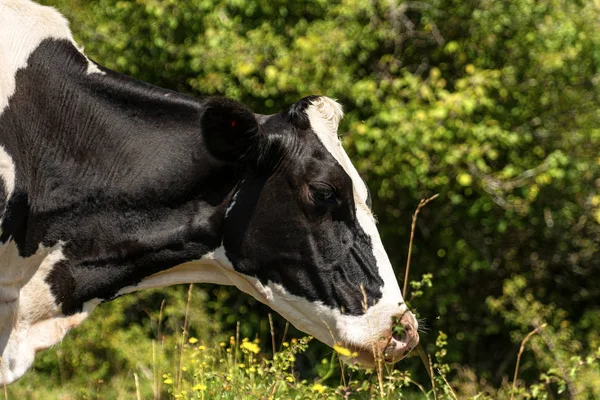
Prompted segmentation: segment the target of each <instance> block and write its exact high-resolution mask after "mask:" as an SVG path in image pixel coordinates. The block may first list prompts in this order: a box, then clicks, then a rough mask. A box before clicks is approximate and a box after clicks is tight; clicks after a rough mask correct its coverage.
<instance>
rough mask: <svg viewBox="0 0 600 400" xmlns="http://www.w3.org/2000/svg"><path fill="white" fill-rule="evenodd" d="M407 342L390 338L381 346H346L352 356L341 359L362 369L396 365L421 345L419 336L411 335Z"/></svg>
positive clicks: (343, 356)
mask: <svg viewBox="0 0 600 400" xmlns="http://www.w3.org/2000/svg"><path fill="white" fill-rule="evenodd" d="M406 339H407V340H404V341H400V340H396V339H394V338H390V339H389V340H387V341H385V342H384V343H380V344H379V346H375V345H374V346H372V347H371V348H364V347H359V346H346V348H348V350H349V352H350V353H351V355H350V356H346V355H343V354H341V355H340V358H341V359H342V361H343V362H344V363H346V364H350V365H356V366H358V367H361V368H376V367H377V365H378V364H380V363H386V364H387V363H390V364H393V363H396V362H398V361H400V360H402V359H403V358H405V357H406V356H408V354H409V353H410V352H411V351H412V350H413V349H414V348H415V347H417V345H418V344H419V335H418V334H414V335H409V336H408V337H407V338H406Z"/></svg>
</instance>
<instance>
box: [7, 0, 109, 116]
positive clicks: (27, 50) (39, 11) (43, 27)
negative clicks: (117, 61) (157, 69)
mask: <svg viewBox="0 0 600 400" xmlns="http://www.w3.org/2000/svg"><path fill="white" fill-rule="evenodd" d="M45 39H65V40H68V41H70V42H71V43H73V44H74V45H75V46H76V47H77V45H76V44H75V41H74V40H73V36H72V34H71V31H70V30H69V23H68V22H67V20H66V19H65V18H64V17H63V16H62V15H61V14H60V13H59V12H58V11H56V10H55V9H54V8H52V7H45V6H41V5H39V4H37V3H34V2H33V1H30V0H0V114H2V111H3V110H4V109H5V108H6V107H7V106H8V103H9V100H10V97H11V96H12V95H13V94H14V93H15V90H16V81H15V78H16V74H17V71H18V70H20V69H22V68H25V67H27V60H28V59H29V56H30V55H31V53H33V52H34V51H35V49H36V48H37V47H38V46H39V45H40V43H41V42H42V41H43V40H45ZM77 48H78V49H79V47H77ZM80 51H81V50H80ZM82 54H83V52H82ZM86 58H87V57H86ZM88 62H89V64H88V69H87V72H88V73H103V72H102V71H100V70H99V69H98V67H97V66H96V65H95V64H94V63H92V62H91V61H89V60H88Z"/></svg>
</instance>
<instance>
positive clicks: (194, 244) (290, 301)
mask: <svg viewBox="0 0 600 400" xmlns="http://www.w3.org/2000/svg"><path fill="white" fill-rule="evenodd" d="M342 116H343V112H342V108H341V106H340V105H339V104H338V103H337V102H335V101H334V100H332V99H330V98H328V97H324V96H309V97H306V98H303V99H301V100H300V101H298V102H297V103H295V104H292V105H291V106H289V107H287V108H285V109H283V111H281V112H280V113H278V114H274V115H261V114H257V113H254V112H253V111H251V110H250V109H248V108H247V107H245V106H244V105H242V104H240V103H238V102H236V101H233V100H230V99H227V98H220V97H202V98H195V97H192V96H188V95H185V94H180V93H177V92H174V91H171V90H166V89H162V88H158V87H155V86H152V85H150V84H147V83H144V82H140V81H137V80H135V79H133V78H130V77H127V76H125V75H122V74H120V73H117V72H114V71H111V70H109V69H107V68H104V67H102V66H100V65H98V64H96V63H95V62H93V61H91V60H90V59H89V58H88V57H87V56H86V55H85V54H84V53H83V51H82V49H81V48H80V47H78V45H77V44H76V43H75V41H74V39H73V37H72V34H71V32H70V30H69V27H68V22H67V21H66V20H65V18H64V17H63V16H62V15H61V14H60V13H59V12H58V11H56V10H55V9H53V8H50V7H45V6H41V5H39V4H36V3H34V2H32V1H30V0H0V216H1V225H0V227H1V234H0V356H1V358H0V384H1V383H3V384H10V383H11V382H14V381H15V380H17V379H19V378H20V377H21V376H22V375H23V374H24V373H25V372H26V371H27V370H28V369H29V368H30V367H31V365H32V363H33V361H34V358H35V354H36V352H39V351H41V350H44V349H47V348H49V347H51V346H53V345H55V344H57V343H59V342H60V341H61V340H62V339H63V337H64V336H65V334H66V333H67V332H68V331H69V330H70V329H72V328H74V327H76V326H78V325H80V324H81V323H82V322H83V321H84V320H85V319H86V318H87V317H88V316H89V315H90V314H91V312H92V311H93V309H94V308H95V307H96V306H98V305H99V304H100V303H102V302H105V301H109V300H111V299H114V298H116V297H118V296H121V295H123V294H126V293H130V292H134V291H138V290H143V289H148V288H158V287H164V286H167V285H173V284H179V283H191V282H207V283H215V284H221V285H234V286H236V287H237V288H239V289H240V290H242V291H243V292H246V293H248V294H250V295H252V296H253V297H255V298H256V299H258V300H259V301H261V302H263V303H264V304H266V305H268V306H269V307H270V308H272V309H273V310H275V311H276V312H278V313H279V314H281V315H282V316H283V317H285V318H286V319H287V320H289V321H290V322H291V323H292V324H293V325H295V326H296V327H297V328H298V329H300V330H302V331H304V332H306V333H308V334H310V335H313V336H314V337H315V338H317V339H318V340H320V341H322V342H324V343H326V344H328V345H330V346H335V345H336V344H338V345H342V346H344V347H346V348H348V349H351V351H352V356H350V357H348V358H347V359H346V361H347V362H349V363H357V364H358V365H361V366H365V367H372V366H373V365H375V363H376V362H377V361H378V360H383V361H386V362H395V361H397V360H399V359H401V358H402V357H404V356H406V355H407V353H408V352H410V350H412V349H413V348H414V347H415V346H416V344H417V343H418V340H419V336H418V333H417V327H418V324H417V321H416V319H415V317H414V315H413V314H412V313H411V312H410V311H409V310H408V308H407V306H406V304H405V302H404V300H403V298H402V295H401V292H400V289H399V286H398V282H397V280H396V277H395V275H394V271H393V269H392V265H391V263H390V261H389V258H388V256H387V254H386V252H385V250H384V248H383V245H382V242H381V239H380V236H379V234H378V231H377V227H376V222H375V218H374V216H373V213H372V211H371V205H370V195H369V192H368V189H367V187H366V185H365V183H364V182H363V180H362V179H361V177H360V176H359V174H358V173H357V171H356V169H355V168H354V166H353V165H352V163H351V161H350V160H349V158H348V156H347V155H346V153H345V151H344V149H343V148H342V145H341V142H340V140H339V138H338V135H337V130H338V125H339V123H340V120H341V119H342ZM397 327H401V329H397Z"/></svg>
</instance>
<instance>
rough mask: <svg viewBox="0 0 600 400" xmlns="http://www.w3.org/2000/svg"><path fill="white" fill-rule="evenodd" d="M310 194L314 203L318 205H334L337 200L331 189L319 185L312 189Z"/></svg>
mask: <svg viewBox="0 0 600 400" xmlns="http://www.w3.org/2000/svg"><path fill="white" fill-rule="evenodd" d="M312 193H313V197H314V199H315V201H317V202H320V203H331V204H333V203H336V202H337V198H336V196H335V191H334V190H333V188H331V187H329V186H327V185H319V186H315V187H313V188H312Z"/></svg>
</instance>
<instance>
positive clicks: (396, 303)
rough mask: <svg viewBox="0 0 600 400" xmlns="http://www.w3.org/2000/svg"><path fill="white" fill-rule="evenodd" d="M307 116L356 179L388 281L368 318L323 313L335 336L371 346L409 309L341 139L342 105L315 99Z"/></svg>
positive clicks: (360, 215)
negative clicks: (328, 317)
mask: <svg viewBox="0 0 600 400" xmlns="http://www.w3.org/2000/svg"><path fill="white" fill-rule="evenodd" d="M306 113H307V115H308V118H309V121H310V124H311V127H312V130H313V131H314V132H315V134H316V135H317V137H318V138H319V140H320V141H321V143H323V145H324V146H325V148H326V149H327V150H328V151H329V153H330V154H331V155H332V156H333V157H334V158H335V160H336V161H337V162H338V163H339V164H340V165H341V166H342V168H343V169H344V171H346V173H347V174H348V176H350V178H351V179H352V184H353V187H354V203H355V205H356V216H357V219H358V223H359V225H360V227H361V228H362V229H363V231H364V232H365V233H366V234H367V235H368V236H369V237H370V238H371V243H372V245H373V255H374V257H375V260H376V261H377V270H378V272H379V276H380V277H381V278H382V280H383V282H384V284H383V287H382V297H381V299H380V300H379V301H378V302H377V304H375V305H371V304H369V306H370V307H369V308H368V310H367V312H366V313H365V314H364V315H362V316H350V315H342V314H341V313H339V312H337V310H330V311H327V310H323V313H327V312H329V313H331V314H332V315H333V319H334V320H335V324H336V325H335V327H336V329H335V331H334V333H336V334H337V335H336V336H338V337H339V338H341V339H342V340H346V341H348V342H350V343H353V344H362V343H371V342H373V341H375V340H377V339H378V338H380V337H381V335H382V334H383V333H384V332H386V331H389V329H390V323H391V318H392V316H394V315H398V314H399V313H402V312H404V311H405V310H406V306H405V305H404V300H403V299H402V294H401V292H400V287H399V286H398V282H397V280H396V276H395V274H394V270H393V268H392V265H391V263H390V261H389V258H388V256H387V254H386V252H385V249H384V248H383V244H382V243H381V238H380V236H379V232H378V231H377V227H376V224H375V218H374V217H373V214H372V212H371V210H370V209H369V207H368V206H367V204H366V201H367V197H368V189H367V187H366V186H365V184H364V181H363V180H362V179H361V177H360V175H359V174H358V172H357V171H356V168H354V166H353V165H352V162H351V161H350V159H349V158H348V155H347V154H346V152H345V151H344V148H343V147H342V143H341V142H340V140H339V138H338V136H337V128H338V125H339V122H340V120H341V119H342V117H343V112H342V109H341V106H340V105H339V104H338V103H336V102H335V101H333V100H331V99H329V98H327V97H318V98H316V99H315V100H313V102H312V104H311V105H310V106H309V107H308V109H307V111H306ZM358 285H359V283H357V288H356V290H357V291H359V290H360V287H358ZM334 314H337V315H334ZM330 328H331V327H330ZM332 330H333V328H332ZM336 339H337V338H336Z"/></svg>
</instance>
